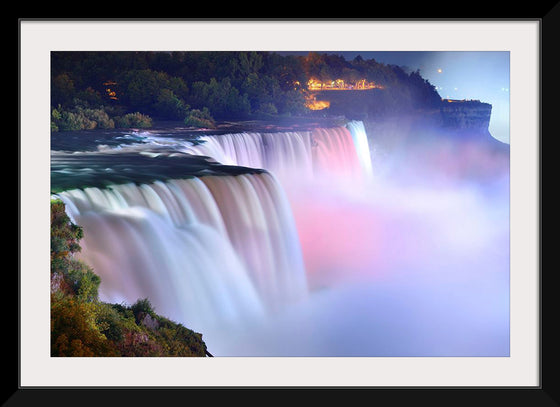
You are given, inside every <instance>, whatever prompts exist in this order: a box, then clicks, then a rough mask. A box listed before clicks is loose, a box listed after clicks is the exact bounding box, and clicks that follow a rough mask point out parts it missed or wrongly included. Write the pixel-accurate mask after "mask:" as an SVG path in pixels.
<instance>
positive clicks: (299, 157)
mask: <svg viewBox="0 0 560 407" xmlns="http://www.w3.org/2000/svg"><path fill="white" fill-rule="evenodd" d="M80 136H82V135H80ZM95 137H99V140H100V141H99V142H96V143H92V144H93V145H94V148H93V149H91V148H90V150H88V151H63V150H64V148H58V149H57V148H54V149H53V151H52V152H51V180H52V182H53V184H55V186H57V188H56V189H55V191H57V192H56V193H57V195H58V196H59V197H60V198H61V199H63V200H64V202H65V203H66V207H67V211H68V213H69V215H70V217H71V218H72V219H73V220H74V222H75V223H77V224H79V225H81V226H82V227H83V228H84V239H83V240H82V242H81V243H82V245H83V250H82V253H81V256H82V257H83V258H84V259H85V261H86V262H87V263H88V264H90V265H91V266H92V267H93V269H94V271H95V272H96V273H98V274H99V275H100V276H101V279H102V282H101V286H100V294H101V299H102V300H106V301H109V302H123V301H124V302H126V303H133V302H135V301H136V300H137V299H139V298H148V299H149V300H150V301H151V303H152V304H153V305H154V307H155V309H156V311H157V312H158V313H160V314H161V315H164V316H167V317H169V318H171V319H173V320H176V321H178V322H180V323H182V324H184V325H185V326H187V327H189V328H191V329H195V330H196V331H198V332H201V333H202V334H203V335H204V340H205V342H206V344H207V345H208V349H209V350H210V351H211V352H212V353H213V354H214V355H215V356H508V355H509V336H508V332H509V331H508V329H509V325H508V323H509V319H508V315H509V314H508V306H509V296H508V294H509V291H508V287H509V285H508V284H509V280H508V276H509V274H508V261H509V257H508V256H509V255H508V242H509V241H508V236H509V235H508V210H507V209H508V206H507V205H508V202H509V201H508V194H507V191H508V190H507V186H508V173H507V168H506V169H505V170H497V169H496V171H495V173H493V174H487V176H488V179H491V182H488V181H487V180H486V179H483V180H473V179H472V177H471V178H469V177H466V178H465V179H464V180H463V179H462V178H461V177H460V176H454V177H450V176H449V168H450V167H453V166H450V165H449V164H448V163H447V161H443V164H442V165H441V167H437V171H436V172H433V171H432V170H431V169H429V168H425V167H423V166H422V165H418V164H416V165H414V163H413V161H412V160H410V157H414V156H420V157H424V155H425V154H426V151H431V155H430V157H432V156H435V157H448V158H449V160H450V161H452V164H454V165H455V164H457V163H460V164H461V165H464V167H465V170H466V171H465V173H466V174H470V171H471V169H472V168H478V167H479V166H480V164H481V163H484V162H496V156H495V154H494V153H493V152H488V151H486V150H485V149H484V148H482V147H480V146H472V148H470V149H468V150H467V152H468V155H465V154H464V153H463V150H460V151H459V152H458V153H456V154H454V155H452V156H450V155H449V154H447V153H445V151H444V150H442V148H441V146H438V145H437V143H433V144H429V143H425V144H424V145H423V148H422V149H418V148H415V147H411V151H409V152H408V153H407V154H408V155H407V154H405V155H401V154H399V153H398V152H396V153H395V154H394V155H392V156H391V167H390V168H399V172H398V173H396V174H395V176H393V177H391V174H388V173H384V174H383V177H379V176H376V177H375V179H372V172H373V171H372V165H371V164H372V162H371V158H370V148H369V144H368V137H367V135H366V132H365V128H364V125H363V123H361V122H359V121H352V122H349V123H347V124H346V126H344V127H332V128H312V129H308V130H306V131H300V130H296V131H277V132H270V131H260V132H257V131H254V132H237V133H235V132H232V133H230V134H221V135H218V134H213V135H196V136H192V135H190V134H189V135H186V134H182V133H181V131H179V132H174V133H171V134H161V133H158V132H154V131H146V132H143V133H141V134H140V133H138V134H132V135H122V134H118V137H110V136H108V137H106V138H103V139H101V138H100V136H99V135H98V134H96V136H95ZM380 139H382V137H380ZM444 140H449V138H445V139H444ZM451 142H454V141H453V140H452V141H451ZM64 145H67V144H64ZM88 146H89V144H88ZM473 152H475V153H473ZM376 157H378V156H377V155H376ZM506 157H507V156H506ZM504 159H505V158H504ZM506 161H507V160H506ZM420 162H421V160H420ZM437 162H438V163H440V162H442V161H441V160H440V161H437ZM377 167H378V166H377V165H376V169H377ZM453 168H454V167H453ZM485 168H486V167H485ZM488 168H494V167H488ZM376 173H377V170H376ZM457 173H458V171H454V172H453V174H457ZM419 174H421V176H419ZM440 174H445V175H447V177H446V178H445V181H446V182H442V181H441V179H440ZM370 181H371V182H370ZM489 190H490V191H491V194H490V195H488V192H487V191H489ZM458 231H460V233H458Z"/></svg>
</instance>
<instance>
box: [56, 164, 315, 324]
mask: <svg viewBox="0 0 560 407" xmlns="http://www.w3.org/2000/svg"><path fill="white" fill-rule="evenodd" d="M58 195H59V197H60V198H61V199H62V200H63V201H64V202H65V203H66V205H67V208H68V209H67V210H68V212H69V214H70V216H71V218H72V219H74V221H75V222H76V223H77V224H79V225H82V226H83V227H84V230H85V237H84V239H83V241H82V245H83V251H82V252H83V258H84V260H85V261H86V262H87V263H88V264H91V265H92V267H93V268H94V269H95V270H96V272H97V273H98V274H99V275H100V277H101V278H102V281H103V284H102V285H101V287H100V295H101V297H102V298H103V299H106V300H108V301H112V302H122V301H124V302H127V303H132V302H134V301H135V300H136V299H138V298H149V299H150V300H151V301H152V302H153V304H154V306H155V307H157V309H158V310H160V311H161V313H162V314H165V315H169V316H170V317H175V318H177V320H179V321H183V322H184V323H185V324H186V323H188V324H190V325H191V326H195V327H196V326H199V324H208V323H209V321H215V322H216V323H224V322H228V321H229V322H232V321H233V322H235V323H240V322H242V318H251V317H252V316H253V315H255V314H261V313H262V312H264V311H265V310H274V309H276V308H277V307H279V306H280V305H281V304H285V303H288V302H293V301H297V300H300V299H302V298H304V297H305V295H306V292H307V288H306V280H305V273H304V269H303V263H302V259H301V253H300V248H299V243H298V238H297V235H296V233H295V227H294V224H293V219H292V217H291V211H290V208H289V206H288V204H287V202H286V198H285V197H284V196H283V193H282V191H281V190H280V188H279V186H278V185H277V183H276V181H275V179H274V178H273V177H272V176H271V175H270V174H269V173H261V174H242V175H236V176H215V175H212V176H203V177H199V178H191V179H184V180H182V179H181V180H169V181H167V182H161V181H156V182H154V183H151V184H142V185H138V186H137V185H134V184H123V185H111V186H110V187H108V188H104V189H100V188H96V187H93V188H85V189H84V190H81V189H74V190H68V191H64V192H61V193H59V194H58ZM202 326H205V325H202Z"/></svg>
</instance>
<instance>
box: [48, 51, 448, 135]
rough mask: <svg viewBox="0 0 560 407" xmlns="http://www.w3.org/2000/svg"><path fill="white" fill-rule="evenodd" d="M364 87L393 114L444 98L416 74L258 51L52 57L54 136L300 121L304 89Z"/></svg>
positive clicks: (313, 56)
mask: <svg viewBox="0 0 560 407" xmlns="http://www.w3.org/2000/svg"><path fill="white" fill-rule="evenodd" d="M311 78H314V79H317V80H320V81H327V80H335V79H343V80H346V81H349V82H352V81H356V80H360V79H365V80H367V81H373V82H376V83H377V84H379V85H382V86H384V87H385V90H384V92H385V93H387V94H389V95H391V97H390V98H388V99H387V100H389V101H390V103H391V107H390V108H391V109H393V108H394V109H402V108H403V106H404V107H406V108H407V109H408V108H419V107H425V106H435V105H436V104H438V103H440V101H441V98H440V96H439V95H438V93H437V92H436V91H435V88H434V86H432V85H431V84H430V83H429V82H428V81H426V80H424V79H423V78H422V77H421V75H420V73H419V72H412V73H407V72H405V71H404V70H403V69H402V68H401V67H398V66H395V65H385V64H382V63H378V62H376V61H375V60H373V59H370V60H364V59H363V58H361V57H359V56H358V57H356V58H355V59H354V60H352V61H347V60H345V59H344V58H343V57H341V56H338V55H329V54H319V53H309V54H308V55H307V56H294V55H280V54H278V53H274V52H256V51H243V52H242V51H239V52H237V51H235V52H234V51H208V52H206V51H204V52H202V51H199V52H117V51H115V52H95V51H88V52H66V51H64V52H53V53H52V54H51V108H52V112H53V115H52V129H53V130H55V131H56V130H76V129H79V128H99V127H105V128H112V127H148V126H150V125H151V123H152V120H181V121H185V122H186V123H187V124H189V125H193V126H200V127H212V126H213V125H214V123H215V121H221V120H247V119H259V118H274V117H278V116H282V117H290V116H305V115H309V114H312V112H311V111H310V110H308V109H307V108H306V99H307V98H308V96H309V91H308V90H307V82H308V80H309V79H311Z"/></svg>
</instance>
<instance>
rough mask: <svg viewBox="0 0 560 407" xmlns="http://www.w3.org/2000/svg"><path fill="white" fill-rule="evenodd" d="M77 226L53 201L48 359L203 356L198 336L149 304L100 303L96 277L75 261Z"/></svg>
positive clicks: (80, 234)
mask: <svg viewBox="0 0 560 407" xmlns="http://www.w3.org/2000/svg"><path fill="white" fill-rule="evenodd" d="M82 237H83V230H82V228H81V227H80V226H77V225H75V224H73V223H72V222H71V221H70V219H69V218H68V216H67V214H66V212H65V207H64V203H63V202H61V201H59V200H53V201H51V355H52V356H76V357H78V356H161V357H163V356H178V357H183V356H206V354H207V350H206V345H205V343H204V342H203V340H202V335H201V334H199V333H196V332H194V331H192V330H190V329H188V328H186V327H184V326H183V325H181V324H178V323H176V322H173V321H171V320H169V319H167V318H165V317H163V316H160V315H158V314H156V312H155V310H154V309H153V307H152V305H151V303H150V302H149V300H148V299H146V298H144V299H139V300H138V301H137V302H136V303H134V304H132V305H130V306H129V305H124V304H109V303H105V302H102V301H100V300H99V298H98V288H99V284H100V282H101V279H100V278H99V276H97V275H96V274H95V273H94V271H93V270H92V269H91V267H89V266H88V265H86V264H85V263H83V262H81V261H79V260H77V259H75V258H74V254H75V253H77V252H79V251H80V250H81V247H80V245H79V241H80V239H81V238H82Z"/></svg>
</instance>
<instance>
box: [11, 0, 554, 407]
mask: <svg viewBox="0 0 560 407" xmlns="http://www.w3.org/2000/svg"><path fill="white" fill-rule="evenodd" d="M477 6H478V4H473V6H472V7H473V11H472V12H471V14H476V12H475V11H474V9H475V8H476V7H477ZM507 7H510V5H509V4H508V6H507ZM518 7H519V8H518V9H509V10H506V11H505V14H506V17H504V18H503V19H504V20H508V19H521V20H522V19H525V18H531V19H540V21H541V45H540V48H541V53H540V55H541V59H540V73H541V91H540V99H541V106H540V115H541V123H542V124H541V131H540V135H539V151H540V157H539V158H540V172H539V208H540V214H539V220H540V221H539V236H540V239H541V240H540V242H539V248H540V252H539V254H540V256H539V257H540V264H539V276H540V288H541V292H540V294H541V308H540V327H541V329H540V345H541V351H540V372H541V377H540V385H539V386H537V387H505V388H465V387H458V388H440V387H427V388H414V387H412V388H408V387H405V388H403V387H391V388H377V387H374V388H369V387H344V388H338V387H330V388H323V387H321V388H314V387H311V388H309V387H302V388H299V387H298V388H289V387H288V388H284V387H280V388H277V387H272V388H261V387H259V388H252V387H241V388H232V387H208V388H206V387H205V388H22V387H21V386H20V381H19V357H18V355H14V352H13V350H10V349H6V348H5V351H6V353H7V355H6V356H7V357H8V358H10V363H9V364H8V363H6V362H5V364H4V366H5V367H4V369H5V371H6V373H7V376H8V378H7V379H6V377H5V378H4V383H3V394H2V399H1V400H2V403H3V404H2V405H3V406H34V405H51V404H53V405H57V406H66V405H68V406H70V405H73V406H74V405H81V406H86V405H92V406H93V405H95V406H99V405H109V406H112V405H123V402H124V401H126V405H131V406H138V405H150V406H156V405H167V404H171V403H176V402H185V403H186V402H189V401H192V398H193V396H201V397H202V398H203V400H204V402H205V403H212V402H214V401H215V402H223V399H222V397H223V396H224V395H227V396H228V397H231V396H233V395H234V394H235V393H234V392H239V391H250V392H253V393H255V392H256V393H255V394H254V397H255V399H257V400H258V399H260V400H261V401H262V402H263V403H264V402H268V401H265V400H268V399H266V397H270V396H268V395H266V394H263V392H265V391H268V392H270V391H275V392H276V393H277V394H278V395H275V396H274V399H273V400H274V401H275V402H278V403H282V402H287V403H294V401H295V400H298V399H299V398H301V397H304V396H306V395H308V394H307V393H311V394H310V395H311V396H312V397H314V399H313V402H319V398H318V397H320V396H326V397H325V398H326V399H328V400H331V401H332V402H335V403H336V402H344V404H354V403H356V404H357V403H362V402H371V403H383V404H382V405H394V406H401V405H402V406H409V405H424V404H426V405H431V406H434V405H437V406H439V405H441V406H463V405H464V406H474V405H478V406H487V405H488V406H489V405H494V404H496V403H498V404H499V405H504V406H506V405H507V406H509V405H520V406H535V407H537V406H543V407H547V406H558V405H560V394H559V393H560V390H559V389H558V387H559V386H558V377H557V375H556V366H557V364H558V362H559V359H558V351H557V350H556V347H557V344H558V334H556V330H555V322H556V318H555V316H556V313H555V311H556V309H557V304H556V301H555V293H554V291H555V285H554V283H553V281H554V276H553V275H551V274H553V273H554V271H548V273H547V274H544V275H543V268H542V134H543V133H544V129H545V128H546V126H549V127H548V129H549V131H551V127H550V126H551V123H550V122H547V121H546V120H543V118H544V115H545V113H548V117H552V113H554V111H553V109H555V103H554V99H553V98H554V97H555V95H557V94H558V93H557V92H556V91H557V90H558V89H557V88H558V84H557V83H554V82H555V81H553V80H549V81H548V82H547V86H546V87H543V86H542V85H543V79H545V78H551V79H554V77H553V76H554V72H553V68H554V65H553V63H554V62H555V61H554V54H555V52H556V50H555V48H553V47H555V42H556V40H557V39H559V38H560V36H559V30H558V27H559V24H560V5H559V4H546V5H545V4H540V5H539V6H537V9H536V10H532V11H531V12H530V13H529V14H528V15H527V14H526V13H527V10H526V9H524V10H521V7H520V6H518ZM444 10H446V9H444ZM477 10H484V9H483V8H482V7H481V8H478V9H477ZM440 12H441V10H440ZM393 13H394V14H390V15H389V17H387V18H390V19H391V18H394V19H395V20H400V19H409V18H414V19H416V18H419V19H431V18H434V17H433V15H432V14H430V15H425V14H423V12H422V10H419V9H418V7H417V8H411V9H408V10H398V11H394V12H393ZM399 13H400V14H399ZM411 13H412V14H411ZM424 13H426V11H425V10H424ZM443 13H445V11H443ZM403 14H404V15H403ZM450 14H452V13H450ZM498 15H500V14H496V15H491V16H486V17H477V16H474V17H472V16H471V17H468V19H471V18H473V19H490V20H493V19H497V20H500V19H502V17H498ZM393 16H394V17H393ZM419 16H420V17H419ZM127 18H130V16H129V17H127ZM228 18H231V17H228ZM22 19H25V17H18V22H19V21H21V20H22ZM116 19H119V18H116ZM234 19H235V18H234ZM301 19H302V20H307V19H306V18H301ZM334 19H336V18H334ZM436 19H443V20H447V19H448V17H447V16H445V17H443V16H442V17H438V18H436ZM452 19H453V18H452ZM460 19H462V18H459V19H458V20H460ZM47 20H48V18H47ZM18 40H19V32H18ZM18 44H19V41H18ZM18 56H19V49H18ZM18 67H19V64H18ZM18 77H19V69H18ZM546 102H548V103H546ZM18 181H19V179H18ZM18 186H19V185H18ZM18 230H19V223H18ZM19 244H21V242H19ZM18 247H19V246H18ZM18 254H20V251H19V250H18ZM18 266H19V261H18ZM18 268H19V267H18ZM10 304H11V305H10V308H5V310H6V309H10V310H13V309H14V303H13V302H11V303H10ZM545 320H546V321H548V323H545ZM18 323H19V319H18V320H17V321H14V325H12V326H17V324H18ZM12 339H13V341H14V342H15V341H16V339H17V343H16V344H15V348H17V349H19V335H18V338H12ZM5 360H6V359H5ZM8 366H9V368H8ZM16 372H17V375H16V374H15V373H16ZM224 393H225V394H224ZM239 396H240V397H241V395H239ZM294 396H295V397H296V399H294ZM244 397H246V396H244ZM315 397H317V398H315ZM362 397H364V398H365V399H362ZM232 401H233V399H228V400H227V402H228V403H231V402H232ZM302 401H303V400H302Z"/></svg>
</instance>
